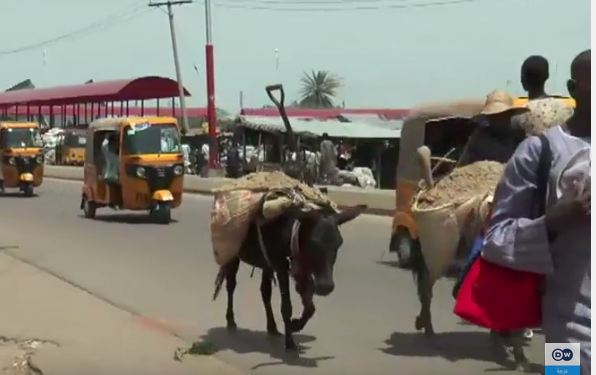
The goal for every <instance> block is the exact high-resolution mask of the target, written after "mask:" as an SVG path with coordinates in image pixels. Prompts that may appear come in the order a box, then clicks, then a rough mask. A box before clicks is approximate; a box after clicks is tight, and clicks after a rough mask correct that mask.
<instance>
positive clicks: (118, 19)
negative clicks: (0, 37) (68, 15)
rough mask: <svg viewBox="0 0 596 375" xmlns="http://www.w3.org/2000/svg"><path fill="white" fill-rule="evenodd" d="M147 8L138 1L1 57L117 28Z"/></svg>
mask: <svg viewBox="0 0 596 375" xmlns="http://www.w3.org/2000/svg"><path fill="white" fill-rule="evenodd" d="M141 4H142V5H141ZM145 6H146V3H145V1H144V0H141V1H137V2H135V3H134V4H130V5H129V6H127V7H126V8H124V9H122V10H120V11H118V12H114V13H112V14H110V15H108V16H106V17H103V18H101V19H100V20H98V21H95V22H93V23H91V24H89V25H87V26H85V27H82V28H80V29H76V30H73V31H71V32H68V33H66V34H62V35H59V36H57V37H54V38H51V39H46V40H44V41H41V42H37V43H33V44H29V45H26V46H23V47H19V48H14V49H8V50H2V51H0V56H6V55H12V54H16V53H21V52H26V51H30V50H34V49H38V48H41V47H46V46H48V45H52V44H56V43H58V42H61V41H63V40H67V39H75V38H78V37H82V36H85V35H89V34H91V33H93V32H97V31H104V30H107V29H109V28H111V27H113V26H116V25H117V24H120V23H122V22H125V21H129V20H131V19H133V18H135V17H136V16H138V14H139V13H141V12H143V11H147V10H148V9H146V8H145Z"/></svg>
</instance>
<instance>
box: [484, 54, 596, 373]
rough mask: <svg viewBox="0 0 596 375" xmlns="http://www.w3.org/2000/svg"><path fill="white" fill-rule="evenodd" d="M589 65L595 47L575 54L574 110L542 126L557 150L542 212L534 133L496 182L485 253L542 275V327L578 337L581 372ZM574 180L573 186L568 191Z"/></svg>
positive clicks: (554, 337) (586, 280)
mask: <svg viewBox="0 0 596 375" xmlns="http://www.w3.org/2000/svg"><path fill="white" fill-rule="evenodd" d="M590 64H591V51H590V50H587V51H584V52H582V53H580V54H579V55H578V56H577V57H576V58H575V59H574V60H573V63H572V64H571V79H570V80H569V81H568V89H569V92H570V94H571V96H572V97H573V98H574V99H575V101H576V109H575V113H574V114H573V116H572V117H571V118H570V119H569V120H568V121H567V122H566V123H565V124H561V125H560V126H556V127H553V128H551V129H549V130H548V131H547V132H546V133H545V137H546V140H548V143H547V144H548V145H549V146H550V150H551V153H552V155H551V158H550V160H551V167H550V172H549V174H548V176H549V178H548V189H547V194H546V202H545V206H546V209H545V210H544V212H545V213H544V214H543V215H540V216H538V217H537V218H535V217H536V216H537V215H536V213H535V208H534V207H536V206H537V205H539V204H540V202H538V201H537V199H538V197H537V194H536V191H537V190H540V187H539V186H537V173H536V172H537V171H538V167H539V164H540V155H541V152H542V148H541V145H542V142H541V140H540V139H539V138H538V137H530V138H528V139H526V140H525V141H524V142H523V143H522V144H521V145H520V146H519V148H518V149H517V150H516V152H515V153H514V155H513V157H512V158H511V160H510V161H509V163H508V164H507V166H506V168H505V171H504V174H503V177H502V179H501V181H500V183H499V185H498V187H497V189H496V192H495V199H494V204H495V206H494V211H493V215H492V217H491V220H490V222H489V226H488V230H487V232H486V236H485V239H484V246H483V254H482V255H483V257H484V258H485V259H486V260H488V261H490V262H492V263H495V264H498V265H501V266H504V267H508V268H511V269H515V270H519V271H529V272H534V273H538V274H543V275H545V283H544V290H543V294H542V327H543V330H544V333H545V336H546V342H547V343H580V345H581V348H580V356H581V374H582V375H587V374H589V373H590V368H591V365H590V363H591V344H590V340H591V330H590V326H591V296H590V293H591V289H590V279H591V271H590V259H591V255H590V216H591V194H590V188H589V187H590V173H589V164H590V162H589V150H590V149H591V146H590V144H591V108H590V105H591V104H590V100H591V86H590V85H591V82H590V80H591V72H590ZM586 150H588V152H586ZM586 157H587V158H588V163H587V165H588V167H587V168H588V169H587V171H586V170H584V171H583V175H584V181H581V180H574V181H573V182H572V183H571V184H570V183H569V181H568V180H569V179H570V178H574V176H576V177H577V173H576V172H573V171H574V170H575V171H577V167H578V166H579V167H580V168H581V166H582V164H581V163H582V162H583V165H584V166H585V165H586V163H585V161H586ZM584 168H585V167H584ZM565 186H567V187H565ZM569 186H572V187H574V189H573V190H572V191H573V193H572V194H571V195H570V194H569ZM563 192H566V194H562V193H563ZM512 292H514V291H512Z"/></svg>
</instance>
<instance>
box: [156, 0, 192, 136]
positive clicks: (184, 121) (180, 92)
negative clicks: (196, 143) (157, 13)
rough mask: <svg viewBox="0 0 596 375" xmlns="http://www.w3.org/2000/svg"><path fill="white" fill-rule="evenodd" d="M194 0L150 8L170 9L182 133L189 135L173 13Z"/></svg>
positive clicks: (171, 2)
mask: <svg viewBox="0 0 596 375" xmlns="http://www.w3.org/2000/svg"><path fill="white" fill-rule="evenodd" d="M192 2H193V0H174V1H163V2H159V3H153V2H150V3H149V6H150V7H162V6H166V7H167V8H168V18H169V20H170V36H171V37H172V50H173V52H174V65H175V66H176V80H177V81H178V95H179V96H180V109H181V110H182V133H183V134H187V133H188V130H189V127H188V115H187V112H186V98H185V95H184V85H183V84H182V71H181V70H180V62H179V60H178V45H177V43H176V28H175V27H174V12H173V11H172V5H183V4H190V3H192Z"/></svg>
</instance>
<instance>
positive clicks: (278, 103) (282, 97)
mask: <svg viewBox="0 0 596 375" xmlns="http://www.w3.org/2000/svg"><path fill="white" fill-rule="evenodd" d="M265 90H266V91H267V95H268V96H269V99H271V101H272V102H273V104H275V105H276V106H277V108H282V107H283V106H284V102H285V98H286V94H285V92H284V87H283V86H282V85H281V84H277V85H270V86H267V87H265ZM275 91H279V100H278V99H277V98H276V97H275V95H273V93H274V92H275Z"/></svg>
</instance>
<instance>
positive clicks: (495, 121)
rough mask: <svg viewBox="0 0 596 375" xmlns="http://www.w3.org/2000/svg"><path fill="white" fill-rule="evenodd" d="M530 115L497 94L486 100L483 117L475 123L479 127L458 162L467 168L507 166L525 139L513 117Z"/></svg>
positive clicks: (498, 92) (503, 96)
mask: <svg viewBox="0 0 596 375" xmlns="http://www.w3.org/2000/svg"><path fill="white" fill-rule="evenodd" d="M525 111H527V109H526V108H519V107H515V106H514V104H513V98H512V97H511V96H510V95H509V94H507V93H506V92H503V91H498V90H495V91H493V92H492V93H490V94H489V95H488V96H487V97H486V103H485V106H484V108H483V109H482V111H481V112H480V116H478V117H477V118H476V119H475V122H476V123H477V124H478V127H477V128H476V129H475V130H474V131H473V133H472V135H471V136H470V139H469V140H468V142H467V144H466V147H465V148H464V151H463V153H462V156H461V158H460V160H459V163H458V164H459V165H461V166H464V165H468V164H472V163H475V162H478V161H484V160H491V161H496V162H499V163H506V162H507V161H508V160H509V158H510V157H511V155H513V152H514V151H515V149H516V148H517V146H518V145H519V144H520V143H521V141H522V140H523V139H524V138H525V134H524V132H523V130H521V129H519V128H516V127H514V126H512V123H511V119H512V117H513V116H514V115H516V114H518V113H521V112H525Z"/></svg>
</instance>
